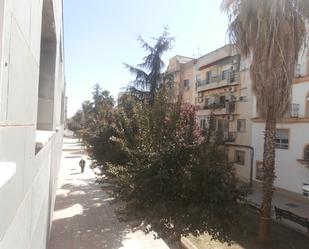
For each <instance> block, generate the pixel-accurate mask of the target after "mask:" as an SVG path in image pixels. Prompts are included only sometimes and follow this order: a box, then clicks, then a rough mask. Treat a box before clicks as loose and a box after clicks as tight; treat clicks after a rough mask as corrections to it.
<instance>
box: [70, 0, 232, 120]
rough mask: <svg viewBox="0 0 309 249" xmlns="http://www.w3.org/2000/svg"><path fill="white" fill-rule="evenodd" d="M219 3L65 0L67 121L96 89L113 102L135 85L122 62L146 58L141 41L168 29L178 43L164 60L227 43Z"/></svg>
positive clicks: (197, 0)
mask: <svg viewBox="0 0 309 249" xmlns="http://www.w3.org/2000/svg"><path fill="white" fill-rule="evenodd" d="M220 4H221V0H64V19H65V24H64V25H65V60H66V61H65V62H66V63H65V64H66V82H67V96H68V116H71V115H73V114H74V113H75V111H76V110H77V109H79V108H80V106H81V103H82V102H83V101H84V100H86V99H89V100H90V98H91V92H92V87H93V85H94V84H95V83H99V84H100V85H101V87H102V88H103V89H106V90H108V91H110V92H111V94H112V95H113V96H114V97H115V98H116V97H117V94H118V92H119V91H121V88H122V87H125V86H126V85H127V83H128V82H130V81H131V80H132V79H133V76H132V75H131V74H130V73H129V72H128V71H127V69H126V68H124V66H123V62H126V63H128V64H131V65H134V66H135V65H137V64H139V63H140V62H141V61H142V58H143V57H144V56H145V52H144V50H143V49H142V48H140V44H139V43H138V41H137V37H138V35H141V36H142V37H143V38H144V39H145V40H146V41H148V42H149V43H151V37H158V36H160V34H161V33H162V32H163V27H164V26H167V27H168V28H169V32H170V34H171V36H173V37H175V38H176V41H175V43H174V46H173V48H172V49H171V50H170V51H169V52H167V53H166V54H165V56H164V61H165V62H166V64H168V59H169V58H171V57H173V56H174V55H176V54H179V55H185V56H189V57H193V56H195V57H197V54H198V48H199V51H200V54H206V53H208V52H210V51H212V50H214V49H216V48H219V47H221V46H223V45H225V44H226V43H228V38H227V36H226V30H227V23H228V19H227V15H226V14H225V13H222V12H221V11H220Z"/></svg>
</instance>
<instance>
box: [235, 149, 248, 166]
mask: <svg viewBox="0 0 309 249" xmlns="http://www.w3.org/2000/svg"><path fill="white" fill-rule="evenodd" d="M245 156H246V153H245V152H244V151H241V150H236V151H235V163H237V164H239V165H245Z"/></svg>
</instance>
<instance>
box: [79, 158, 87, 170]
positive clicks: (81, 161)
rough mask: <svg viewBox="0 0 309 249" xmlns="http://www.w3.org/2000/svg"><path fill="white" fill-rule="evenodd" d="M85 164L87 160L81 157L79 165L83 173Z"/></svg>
mask: <svg viewBox="0 0 309 249" xmlns="http://www.w3.org/2000/svg"><path fill="white" fill-rule="evenodd" d="M85 165H86V162H85V160H84V159H83V158H82V159H80V161H79V167H80V169H81V173H84V169H85Z"/></svg>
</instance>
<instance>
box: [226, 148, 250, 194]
mask: <svg viewBox="0 0 309 249" xmlns="http://www.w3.org/2000/svg"><path fill="white" fill-rule="evenodd" d="M225 145H226V146H231V147H238V148H246V149H249V150H250V152H251V165H250V179H249V188H250V191H252V184H253V158H254V148H253V147H252V146H250V145H241V144H230V143H227V144H225Z"/></svg>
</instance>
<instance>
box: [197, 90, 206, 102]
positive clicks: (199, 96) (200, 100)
mask: <svg viewBox="0 0 309 249" xmlns="http://www.w3.org/2000/svg"><path fill="white" fill-rule="evenodd" d="M203 99H204V94H203V93H202V92H199V93H198V95H197V102H198V103H203Z"/></svg>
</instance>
